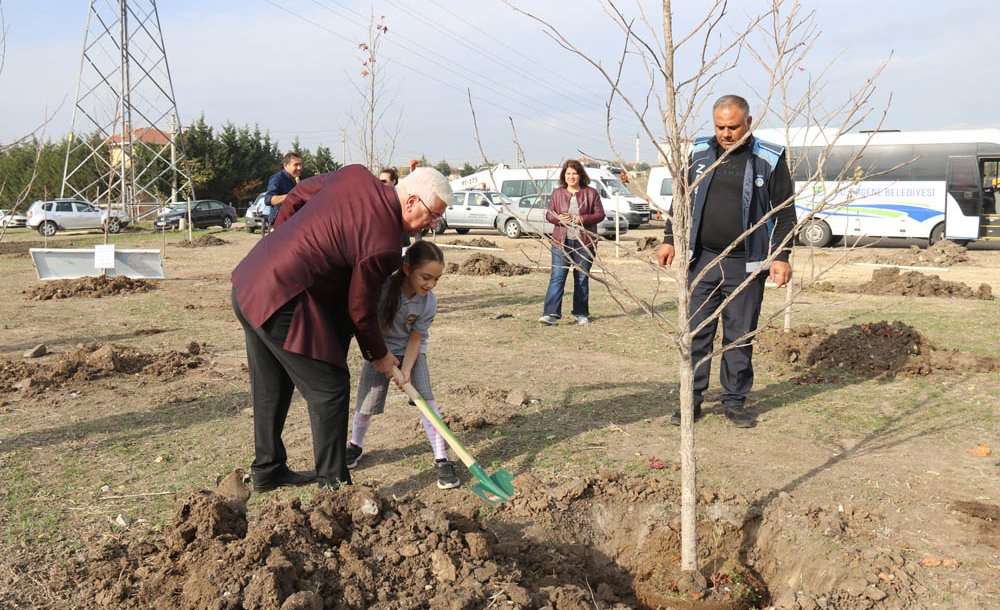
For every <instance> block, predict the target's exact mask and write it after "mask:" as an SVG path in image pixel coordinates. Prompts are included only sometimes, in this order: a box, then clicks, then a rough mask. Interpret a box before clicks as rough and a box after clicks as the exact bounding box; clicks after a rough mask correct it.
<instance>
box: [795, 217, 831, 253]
mask: <svg viewBox="0 0 1000 610" xmlns="http://www.w3.org/2000/svg"><path fill="white" fill-rule="evenodd" d="M832 238H833V231H831V230H830V225H828V224H826V223H825V222H823V221H822V220H810V221H808V222H807V223H805V224H804V225H802V227H801V228H800V229H799V243H801V244H802V245H803V246H809V247H810V248H822V247H823V246H826V245H827V244H829V243H830V240H831V239H832Z"/></svg>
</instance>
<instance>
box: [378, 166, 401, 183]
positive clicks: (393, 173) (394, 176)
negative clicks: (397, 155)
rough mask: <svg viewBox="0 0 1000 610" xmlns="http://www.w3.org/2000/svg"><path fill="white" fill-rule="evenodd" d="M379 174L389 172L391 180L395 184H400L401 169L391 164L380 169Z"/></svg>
mask: <svg viewBox="0 0 1000 610" xmlns="http://www.w3.org/2000/svg"><path fill="white" fill-rule="evenodd" d="M378 173H379V176H381V175H382V174H389V181H390V182H392V184H393V186H395V185H397V184H399V170H398V169H396V168H395V167H392V166H391V165H390V166H389V167H383V168H382V169H380V170H379V172H378Z"/></svg>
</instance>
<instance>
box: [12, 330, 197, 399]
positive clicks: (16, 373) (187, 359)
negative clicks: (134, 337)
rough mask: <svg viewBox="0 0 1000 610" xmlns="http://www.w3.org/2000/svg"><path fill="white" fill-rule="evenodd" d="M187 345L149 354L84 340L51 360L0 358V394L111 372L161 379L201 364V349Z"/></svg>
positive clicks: (85, 380) (109, 373) (27, 391)
mask: <svg viewBox="0 0 1000 610" xmlns="http://www.w3.org/2000/svg"><path fill="white" fill-rule="evenodd" d="M191 346H197V350H192V349H191ZM191 346H188V351H187V352H178V351H174V350H170V351H166V352H161V353H156V354H150V353H146V352H140V351H138V350H135V349H132V348H130V347H123V346H121V345H114V344H111V343H106V344H103V345H102V344H100V343H87V344H81V345H79V346H77V347H76V349H74V350H72V351H69V352H65V353H62V354H59V355H58V357H57V358H56V359H55V360H54V361H53V362H51V363H36V362H35V361H32V362H27V361H21V360H3V361H0V393H6V392H13V391H15V390H21V391H23V392H26V393H29V394H31V393H36V392H40V391H43V390H44V389H46V388H50V387H54V386H61V385H65V384H71V383H76V382H89V381H92V380H94V379H100V378H103V377H109V376H112V375H134V374H137V373H142V374H144V375H153V376H156V377H161V378H169V377H176V376H178V375H182V374H184V373H185V372H187V371H188V370H190V369H194V368H198V367H199V366H201V365H202V364H203V363H204V360H202V358H200V357H199V356H197V355H196V354H197V353H200V352H201V346H200V345H199V344H197V343H193V342H192V344H191Z"/></svg>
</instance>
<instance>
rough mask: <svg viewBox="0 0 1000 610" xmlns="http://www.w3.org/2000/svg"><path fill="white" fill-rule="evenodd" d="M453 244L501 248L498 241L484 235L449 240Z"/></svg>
mask: <svg viewBox="0 0 1000 610" xmlns="http://www.w3.org/2000/svg"><path fill="white" fill-rule="evenodd" d="M448 243H449V244H450V245H452V246H475V247H476V248H499V247H500V246H498V245H496V242H492V241H490V240H488V239H486V238H484V237H475V238H473V239H470V240H468V241H463V240H461V239H453V240H451V241H449V242H448Z"/></svg>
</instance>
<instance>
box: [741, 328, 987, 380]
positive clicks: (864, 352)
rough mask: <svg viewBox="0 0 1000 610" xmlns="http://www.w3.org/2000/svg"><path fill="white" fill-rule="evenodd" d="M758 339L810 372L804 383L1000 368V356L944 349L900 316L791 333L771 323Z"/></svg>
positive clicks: (763, 347) (761, 346) (765, 347)
mask: <svg viewBox="0 0 1000 610" xmlns="http://www.w3.org/2000/svg"><path fill="white" fill-rule="evenodd" d="M757 343H758V349H759V350H760V351H761V352H764V353H770V354H772V355H774V357H776V358H777V360H779V361H780V362H784V363H787V364H790V365H793V366H794V367H795V368H798V369H800V370H805V371H807V374H806V375H804V376H802V377H799V380H800V381H802V382H812V381H820V382H822V381H826V382H836V381H839V375H853V376H860V377H868V378H873V377H880V376H895V375H902V376H918V375H929V374H931V373H934V372H940V371H960V372H969V371H982V372H989V371H992V370H996V369H998V368H1000V361H997V360H996V359H993V358H988V357H980V356H976V355H973V354H968V353H964V352H958V351H952V350H939V349H937V348H935V347H934V346H933V345H931V344H930V342H929V341H928V340H927V339H926V338H925V337H924V336H923V335H922V334H921V333H920V332H919V331H917V330H916V329H915V328H913V327H912V326H910V325H908V324H906V323H904V322H899V321H894V322H885V321H882V322H873V323H865V324H855V325H853V326H848V327H845V328H841V329H839V330H836V331H834V332H827V331H826V330H825V329H822V328H820V327H818V326H810V325H803V326H799V327H795V328H792V329H791V330H790V331H788V332H784V331H783V330H781V329H777V328H769V329H767V330H766V331H764V332H763V333H761V334H760V336H758V338H757Z"/></svg>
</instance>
